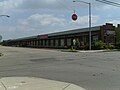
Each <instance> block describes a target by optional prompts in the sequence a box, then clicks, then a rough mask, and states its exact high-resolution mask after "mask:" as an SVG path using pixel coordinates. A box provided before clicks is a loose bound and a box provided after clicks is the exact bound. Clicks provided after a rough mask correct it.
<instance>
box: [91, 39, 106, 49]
mask: <svg viewBox="0 0 120 90" xmlns="http://www.w3.org/2000/svg"><path fill="white" fill-rule="evenodd" d="M93 49H96V50H100V49H104V43H103V42H102V41H96V42H94V47H93Z"/></svg>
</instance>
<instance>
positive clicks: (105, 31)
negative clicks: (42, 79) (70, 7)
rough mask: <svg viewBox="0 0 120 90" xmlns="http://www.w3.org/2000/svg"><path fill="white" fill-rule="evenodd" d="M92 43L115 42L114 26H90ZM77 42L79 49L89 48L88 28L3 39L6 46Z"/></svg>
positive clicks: (43, 45) (63, 44) (57, 44)
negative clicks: (99, 41)
mask: <svg viewBox="0 0 120 90" xmlns="http://www.w3.org/2000/svg"><path fill="white" fill-rule="evenodd" d="M118 26H119V25H118ZM91 33H92V36H91V39H92V45H93V43H94V42H95V41H98V40H101V41H103V42H104V43H105V44H112V45H115V44H116V27H115V26H113V24H110V23H106V24H105V25H102V26H95V27H92V28H91ZM74 39H75V40H76V41H77V42H78V44H77V46H78V48H79V49H82V48H85V49H88V48H89V28H82V29H75V30H69V31H63V32H56V33H50V34H45V35H37V36H32V37H25V38H19V39H13V40H7V41H4V43H3V44H4V45H6V46H20V47H36V48H69V47H70V46H72V45H73V40H74Z"/></svg>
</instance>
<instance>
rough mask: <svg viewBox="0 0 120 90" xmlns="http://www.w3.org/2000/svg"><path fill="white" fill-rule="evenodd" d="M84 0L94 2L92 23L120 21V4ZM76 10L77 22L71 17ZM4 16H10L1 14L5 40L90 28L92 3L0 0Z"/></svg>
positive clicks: (0, 30)
mask: <svg viewBox="0 0 120 90" xmlns="http://www.w3.org/2000/svg"><path fill="white" fill-rule="evenodd" d="M83 1H86V2H90V3H91V4H92V26H99V25H103V24H105V23H114V25H117V24H119V23H120V12H119V11H120V7H115V6H110V5H106V4H103V3H100V2H97V1H95V0H83ZM110 1H113V0H110ZM114 2H117V3H120V1H119V0H114ZM74 10H75V13H76V14H77V15H78V20H77V21H73V20H72V19H71V16H72V14H73V13H74ZM0 15H9V16H10V18H7V17H0V35H2V38H3V40H8V39H16V38H21V37H28V36H34V35H40V34H47V33H53V32H60V31H66V30H72V29H78V28H86V27H88V5H87V4H84V3H82V2H75V3H73V0H0Z"/></svg>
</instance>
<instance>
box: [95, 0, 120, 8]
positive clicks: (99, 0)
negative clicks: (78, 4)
mask: <svg viewBox="0 0 120 90" xmlns="http://www.w3.org/2000/svg"><path fill="white" fill-rule="evenodd" d="M96 1H98V2H101V3H105V4H108V5H112V6H116V7H120V3H116V2H112V1H108V0H96Z"/></svg>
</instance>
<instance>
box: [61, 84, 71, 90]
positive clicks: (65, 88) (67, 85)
mask: <svg viewBox="0 0 120 90" xmlns="http://www.w3.org/2000/svg"><path fill="white" fill-rule="evenodd" d="M70 85H71V84H68V85H67V86H65V87H64V88H63V89H62V90H65V89H66V88H67V87H69V86H70Z"/></svg>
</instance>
